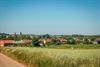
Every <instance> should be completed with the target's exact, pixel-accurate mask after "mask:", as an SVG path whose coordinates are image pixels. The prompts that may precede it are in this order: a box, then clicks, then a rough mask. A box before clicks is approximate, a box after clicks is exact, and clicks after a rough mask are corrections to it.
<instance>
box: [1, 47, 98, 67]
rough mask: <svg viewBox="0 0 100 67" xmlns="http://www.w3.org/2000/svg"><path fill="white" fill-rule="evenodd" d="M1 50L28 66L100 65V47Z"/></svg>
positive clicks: (80, 66) (87, 66)
mask: <svg viewBox="0 0 100 67" xmlns="http://www.w3.org/2000/svg"><path fill="white" fill-rule="evenodd" d="M0 51H1V52H2V53H4V54H6V55H8V56H10V57H12V58H13V59H15V60H17V61H19V62H22V63H24V64H26V65H27V66H28V67H100V49H88V50H87V49H51V48H36V47H4V48H0Z"/></svg>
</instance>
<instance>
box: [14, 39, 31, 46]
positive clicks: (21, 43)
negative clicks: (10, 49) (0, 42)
mask: <svg viewBox="0 0 100 67" xmlns="http://www.w3.org/2000/svg"><path fill="white" fill-rule="evenodd" d="M29 45H32V40H21V41H14V46H29Z"/></svg>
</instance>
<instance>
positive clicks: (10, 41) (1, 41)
mask: <svg viewBox="0 0 100 67" xmlns="http://www.w3.org/2000/svg"><path fill="white" fill-rule="evenodd" d="M13 42H14V40H0V43H13Z"/></svg>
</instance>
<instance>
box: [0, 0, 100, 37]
mask: <svg viewBox="0 0 100 67" xmlns="http://www.w3.org/2000/svg"><path fill="white" fill-rule="evenodd" d="M0 32H5V33H15V32H17V33H19V32H23V33H30V34H88V35H89V34H90V35H92V34H100V1H99V0H0Z"/></svg>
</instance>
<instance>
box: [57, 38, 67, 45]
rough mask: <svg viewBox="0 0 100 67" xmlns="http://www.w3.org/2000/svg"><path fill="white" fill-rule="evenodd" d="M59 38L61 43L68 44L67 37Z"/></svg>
mask: <svg viewBox="0 0 100 67" xmlns="http://www.w3.org/2000/svg"><path fill="white" fill-rule="evenodd" d="M58 40H59V42H60V43H61V44H67V39H65V38H58Z"/></svg>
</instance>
